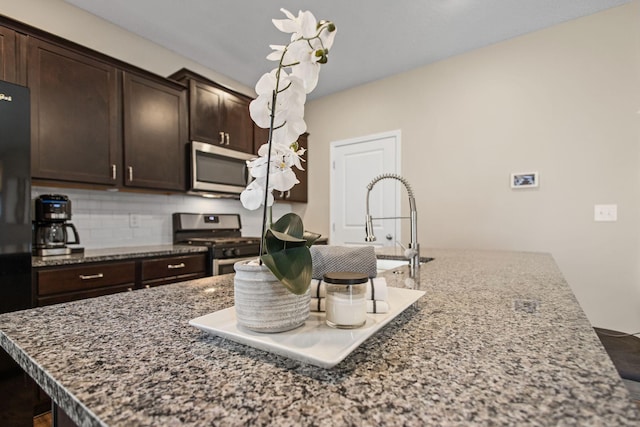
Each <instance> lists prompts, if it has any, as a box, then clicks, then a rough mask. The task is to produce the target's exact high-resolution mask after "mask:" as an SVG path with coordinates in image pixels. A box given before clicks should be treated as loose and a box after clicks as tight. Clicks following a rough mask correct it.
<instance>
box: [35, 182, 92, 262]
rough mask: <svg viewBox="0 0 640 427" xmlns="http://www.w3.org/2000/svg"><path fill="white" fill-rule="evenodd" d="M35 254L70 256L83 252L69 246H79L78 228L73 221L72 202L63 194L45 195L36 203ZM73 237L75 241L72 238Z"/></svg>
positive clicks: (80, 249)
mask: <svg viewBox="0 0 640 427" xmlns="http://www.w3.org/2000/svg"><path fill="white" fill-rule="evenodd" d="M34 207H35V221H34V229H33V253H34V254H35V255H39V256H49V255H68V254H70V253H72V252H78V251H82V248H73V249H72V248H71V247H69V246H68V245H71V244H79V243H80V237H79V236H78V230H77V229H76V227H75V226H74V225H73V224H72V223H70V222H67V221H68V220H70V219H71V200H69V198H68V197H67V196H65V195H62V194H44V195H41V196H39V197H38V198H37V199H36V200H35V203H34ZM71 235H73V240H71V239H70V236H71Z"/></svg>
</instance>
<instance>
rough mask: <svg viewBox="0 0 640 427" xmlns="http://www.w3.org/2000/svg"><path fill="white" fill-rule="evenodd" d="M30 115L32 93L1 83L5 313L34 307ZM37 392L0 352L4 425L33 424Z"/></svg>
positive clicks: (1, 300)
mask: <svg viewBox="0 0 640 427" xmlns="http://www.w3.org/2000/svg"><path fill="white" fill-rule="evenodd" d="M29 117H30V103H29V90H28V89H27V88H26V87H23V86H18V85H14V84H11V83H7V82H4V81H0V313H7V312H10V311H15V310H22V309H25V308H30V307H31V234H32V231H31V154H30V153H31V150H30V145H31V130H30V120H29ZM33 390H34V387H33V386H32V385H30V382H29V379H28V378H27V377H26V376H25V374H24V373H23V372H22V370H21V369H20V367H19V366H18V365H17V364H16V363H15V362H13V360H12V359H11V357H9V355H8V354H7V353H6V352H5V351H4V350H1V349H0V418H2V419H3V421H2V423H5V424H3V425H16V426H17V425H28V423H29V421H30V422H31V425H33V401H32V399H33V397H32V396H33V393H34V391H33ZM8 414H9V415H8Z"/></svg>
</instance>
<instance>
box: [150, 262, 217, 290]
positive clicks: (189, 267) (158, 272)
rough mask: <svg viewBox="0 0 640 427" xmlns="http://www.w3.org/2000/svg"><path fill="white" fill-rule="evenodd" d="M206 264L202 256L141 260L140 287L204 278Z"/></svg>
mask: <svg viewBox="0 0 640 427" xmlns="http://www.w3.org/2000/svg"><path fill="white" fill-rule="evenodd" d="M207 262H208V261H207V258H206V257H203V256H202V255H186V256H176V257H171V258H159V259H151V260H142V279H141V283H142V286H143V287H145V288H149V287H152V286H159V285H166V284H168V283H174V282H181V281H184V280H193V279H198V278H200V277H204V276H206V275H207Z"/></svg>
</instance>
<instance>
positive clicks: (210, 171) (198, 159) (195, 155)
mask: <svg viewBox="0 0 640 427" xmlns="http://www.w3.org/2000/svg"><path fill="white" fill-rule="evenodd" d="M189 147H190V152H189V165H188V166H189V172H190V173H189V175H190V178H189V180H190V188H189V190H190V192H191V193H193V194H211V195H214V196H215V197H231V198H238V197H239V195H240V193H241V192H242V190H244V189H245V187H246V186H247V184H248V183H249V181H250V175H249V169H248V168H247V160H249V159H252V158H254V157H256V156H254V155H252V154H247V153H243V152H240V151H236V150H231V149H229V148H224V147H218V146H215V145H211V144H205V143H204V142H197V141H193V142H191V144H190V145H189Z"/></svg>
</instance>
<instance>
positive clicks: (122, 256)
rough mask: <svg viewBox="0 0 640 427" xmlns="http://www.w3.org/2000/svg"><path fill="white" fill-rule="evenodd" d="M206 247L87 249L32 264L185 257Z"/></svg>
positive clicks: (47, 264) (164, 246) (153, 246)
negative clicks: (167, 256) (166, 256)
mask: <svg viewBox="0 0 640 427" xmlns="http://www.w3.org/2000/svg"><path fill="white" fill-rule="evenodd" d="M207 250H208V249H207V248H206V247H205V246H190V245H147V246H125V247H114V248H104V249H85V251H84V252H83V253H73V254H70V255H56V256H46V257H42V256H34V257H32V258H31V264H32V266H33V267H34V268H39V267H52V266H57V265H71V264H82V263H88V262H103V261H118V260H126V259H133V258H151V257H156V256H164V255H184V254H190V253H199V252H207Z"/></svg>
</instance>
